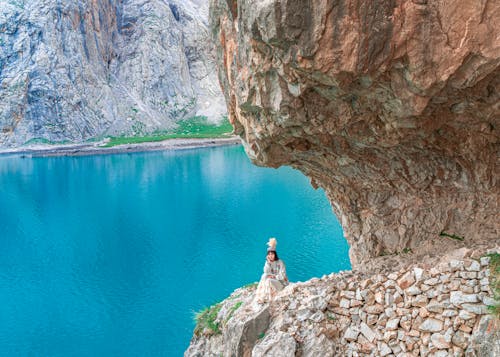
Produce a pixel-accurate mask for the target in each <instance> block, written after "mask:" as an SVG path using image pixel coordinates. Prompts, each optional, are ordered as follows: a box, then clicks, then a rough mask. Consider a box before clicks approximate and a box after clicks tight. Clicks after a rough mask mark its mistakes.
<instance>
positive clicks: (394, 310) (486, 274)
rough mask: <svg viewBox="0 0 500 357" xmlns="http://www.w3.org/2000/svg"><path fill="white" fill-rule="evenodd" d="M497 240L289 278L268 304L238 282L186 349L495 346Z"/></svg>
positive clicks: (338, 351)
mask: <svg viewBox="0 0 500 357" xmlns="http://www.w3.org/2000/svg"><path fill="white" fill-rule="evenodd" d="M499 248H500V247H499V246H498V245H496V246H495V247H494V248H493V249H492V248H490V249H487V250H475V249H468V248H461V249H458V250H456V251H452V252H449V254H448V255H447V256H445V257H442V259H441V261H440V263H439V264H429V263H428V262H420V263H413V264H408V265H406V266H404V267H402V268H400V269H399V270H396V271H392V272H385V271H384V272H381V271H379V272H373V273H371V274H369V273H367V272H358V271H345V272H340V273H334V274H330V275H328V276H326V275H325V276H323V277H322V278H314V279H311V280H309V281H306V282H298V283H292V284H290V285H289V286H287V287H286V288H285V289H284V290H283V291H282V292H281V293H280V294H279V295H278V296H277V298H276V299H275V300H274V301H272V302H271V303H270V304H266V305H258V304H255V303H254V302H253V296H254V293H255V286H250V287H246V288H241V289H238V290H236V291H235V292H234V293H233V294H231V296H229V297H228V298H227V299H226V300H224V301H223V302H221V303H220V304H218V305H217V306H214V307H212V308H211V309H216V310H215V311H217V314H216V318H215V321H213V323H212V326H217V331H213V330H211V329H209V328H205V329H202V330H200V329H198V330H197V331H195V334H194V336H193V338H192V340H191V344H190V346H189V348H188V350H187V351H186V352H185V354H184V356H185V357H188V356H200V357H201V356H255V357H257V356H274V357H280V356H282V357H287V356H407V357H409V356H491V357H493V356H498V355H500V320H499V319H498V315H495V314H493V313H492V312H491V311H489V309H488V306H491V305H497V304H498V301H496V300H495V294H494V292H493V290H495V289H498V284H499V282H498V281H499V280H498V279H499V278H498V269H499V266H498V264H499V262H498V260H499V256H498V253H499V252H500V249H499ZM488 254H489V255H488ZM402 259H403V260H404V259H405V258H404V257H403V258H402Z"/></svg>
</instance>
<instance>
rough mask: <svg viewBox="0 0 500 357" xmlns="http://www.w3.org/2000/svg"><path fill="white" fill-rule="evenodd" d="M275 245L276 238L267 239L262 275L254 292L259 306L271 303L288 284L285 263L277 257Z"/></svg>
mask: <svg viewBox="0 0 500 357" xmlns="http://www.w3.org/2000/svg"><path fill="white" fill-rule="evenodd" d="M276 244H277V242H276V238H271V239H269V242H268V243H267V245H268V248H267V257H266V263H265V264H264V273H263V274H262V277H261V278H260V281H259V285H258V286H257V291H256V292H255V299H256V300H257V302H258V303H259V304H264V303H266V302H268V301H271V300H272V299H273V298H274V297H275V296H276V294H277V293H278V291H280V290H283V288H284V287H285V286H286V285H287V284H288V277H287V276H286V267H285V263H284V262H283V261H282V260H280V259H279V257H278V253H277V252H276Z"/></svg>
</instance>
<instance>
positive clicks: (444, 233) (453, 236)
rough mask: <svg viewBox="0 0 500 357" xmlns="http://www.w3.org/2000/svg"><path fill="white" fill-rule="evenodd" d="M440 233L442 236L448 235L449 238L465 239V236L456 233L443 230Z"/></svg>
mask: <svg viewBox="0 0 500 357" xmlns="http://www.w3.org/2000/svg"><path fill="white" fill-rule="evenodd" d="M439 235H440V236H441V237H448V238H451V239H455V240H459V241H463V240H464V239H465V238H464V237H461V236H459V235H456V234H450V233H446V232H445V231H442V232H441V233H439Z"/></svg>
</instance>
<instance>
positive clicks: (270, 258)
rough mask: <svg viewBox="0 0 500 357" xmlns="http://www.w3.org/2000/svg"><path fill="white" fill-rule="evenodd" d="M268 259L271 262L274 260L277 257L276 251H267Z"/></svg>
mask: <svg viewBox="0 0 500 357" xmlns="http://www.w3.org/2000/svg"><path fill="white" fill-rule="evenodd" d="M267 259H268V260H269V261H271V262H274V260H275V259H276V253H274V252H267Z"/></svg>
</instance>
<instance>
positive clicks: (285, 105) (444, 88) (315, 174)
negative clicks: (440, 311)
mask: <svg viewBox="0 0 500 357" xmlns="http://www.w3.org/2000/svg"><path fill="white" fill-rule="evenodd" d="M499 23H500V3H499V2H498V1H476V0H466V1H461V2H460V4H458V3H457V2H455V1H451V0H446V1H439V2H436V1H416V0H413V1H410V0H397V1H365V2H363V1H361V2H360V1H351V0H341V1H333V0H331V1H330V0H309V1H302V0H281V1H277V0H268V1H251V0H238V1H236V0H211V28H212V33H213V36H214V38H215V42H216V45H217V63H218V67H219V79H220V82H221V84H222V87H223V90H224V93H225V97H226V101H227V103H228V109H229V115H230V120H231V121H232V122H233V123H234V126H235V128H236V132H237V133H238V134H239V135H240V136H241V137H242V138H243V139H244V141H245V142H246V149H247V152H248V154H249V155H250V156H251V158H252V159H253V161H254V162H255V163H257V164H259V165H266V166H273V167H277V166H280V165H291V166H293V167H295V168H298V169H300V170H302V171H303V172H304V173H305V174H306V175H307V176H309V177H310V178H311V183H312V184H313V185H314V186H320V187H323V188H324V189H325V190H326V193H327V195H328V197H329V199H330V201H331V203H332V206H333V208H334V210H335V212H336V214H337V216H338V217H339V218H340V221H341V223H342V227H343V229H344V232H345V235H346V238H347V240H348V241H349V244H350V246H351V251H350V255H351V261H352V263H353V266H354V267H358V268H360V267H362V266H363V264H361V263H363V262H365V263H366V262H367V261H369V260H370V258H371V257H374V256H378V255H383V254H389V253H395V252H401V251H403V250H407V249H412V250H413V251H416V250H418V249H419V247H421V246H425V244H426V243H425V242H427V241H428V240H430V239H435V238H439V235H440V234H443V235H447V236H449V237H454V238H458V239H461V238H464V239H465V241H466V242H468V243H470V244H472V243H473V242H474V241H476V240H479V239H485V240H490V241H493V240H496V241H498V239H499V237H500V220H499V219H498V203H499V199H500V189H499V185H498V177H499V171H498V168H499V165H498V157H499V155H498V154H499V133H498V127H499V125H500V27H499V26H498V24H499ZM436 248H437V249H439V245H437V246H436Z"/></svg>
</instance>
